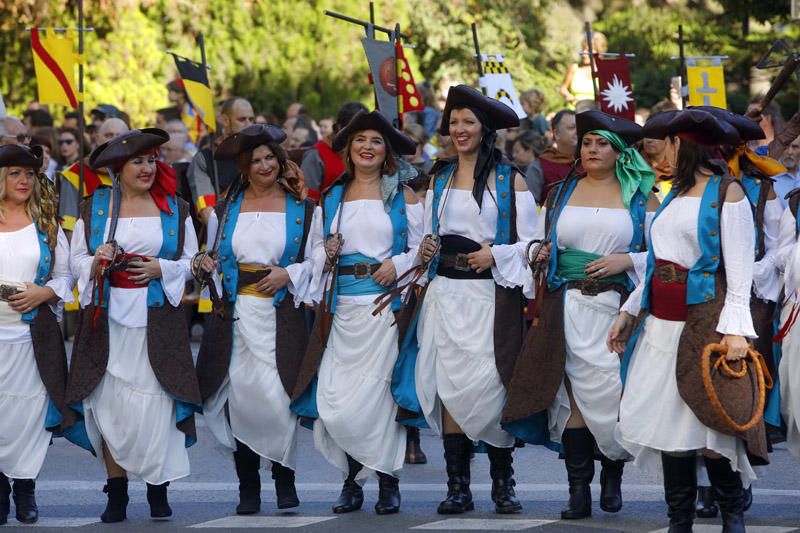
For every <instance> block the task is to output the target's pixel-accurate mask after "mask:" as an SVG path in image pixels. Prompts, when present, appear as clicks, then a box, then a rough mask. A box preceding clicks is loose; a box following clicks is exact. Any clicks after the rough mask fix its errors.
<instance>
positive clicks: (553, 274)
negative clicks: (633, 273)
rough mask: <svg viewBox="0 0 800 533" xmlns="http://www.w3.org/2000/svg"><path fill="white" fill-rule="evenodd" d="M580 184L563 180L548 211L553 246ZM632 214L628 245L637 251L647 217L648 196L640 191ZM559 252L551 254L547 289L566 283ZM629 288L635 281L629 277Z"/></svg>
mask: <svg viewBox="0 0 800 533" xmlns="http://www.w3.org/2000/svg"><path fill="white" fill-rule="evenodd" d="M577 185H578V180H570V181H569V182H562V183H561V184H560V185H559V186H558V190H557V191H556V193H555V194H556V199H555V202H554V204H555V205H554V208H553V209H550V210H548V211H547V222H548V224H549V228H550V233H549V235H548V236H547V237H548V238H549V239H550V240H551V242H552V243H553V246H556V244H557V243H558V219H559V218H560V217H561V213H562V211H564V207H565V206H566V205H567V202H568V201H569V198H570V196H572V193H573V192H575V187H576V186H577ZM629 212H630V215H631V224H633V237H632V238H631V242H630V244H629V245H628V252H630V253H636V252H640V251H641V250H642V239H643V237H644V224H645V220H646V219H647V198H645V197H644V195H643V194H642V193H641V192H640V191H636V194H634V195H633V198H632V199H631V205H630V208H629ZM557 270H558V254H557V253H552V254H550V264H549V265H548V270H547V289H548V290H550V291H554V290H556V289H558V288H560V287H561V286H562V285H564V284H565V283H566V282H567V281H566V280H564V279H562V278H560V277H558V275H557ZM628 289H629V290H630V289H633V282H632V281H631V280H630V278H629V279H628Z"/></svg>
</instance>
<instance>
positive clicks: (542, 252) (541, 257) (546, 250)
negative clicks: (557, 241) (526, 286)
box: [528, 242, 553, 266]
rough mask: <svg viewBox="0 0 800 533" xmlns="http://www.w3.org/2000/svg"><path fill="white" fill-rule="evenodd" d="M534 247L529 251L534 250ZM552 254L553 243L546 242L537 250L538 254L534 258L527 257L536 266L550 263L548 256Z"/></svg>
mask: <svg viewBox="0 0 800 533" xmlns="http://www.w3.org/2000/svg"><path fill="white" fill-rule="evenodd" d="M534 249H535V247H531V250H534ZM551 253H553V243H552V242H548V243H547V244H546V245H545V246H542V247H541V248H539V253H538V254H537V255H536V257H529V258H528V259H529V260H532V261H533V264H534V265H536V266H540V265H546V264H548V263H549V262H550V254H551Z"/></svg>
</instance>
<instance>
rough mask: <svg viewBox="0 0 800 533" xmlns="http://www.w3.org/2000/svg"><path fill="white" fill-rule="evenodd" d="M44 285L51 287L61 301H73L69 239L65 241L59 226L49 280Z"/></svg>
mask: <svg viewBox="0 0 800 533" xmlns="http://www.w3.org/2000/svg"><path fill="white" fill-rule="evenodd" d="M45 286H46V287H50V288H51V289H53V292H54V293H56V296H58V299H59V300H60V301H61V302H62V303H72V302H74V301H75V298H74V297H73V294H72V289H73V288H74V287H75V278H74V277H73V276H72V271H71V270H70V268H69V241H67V236H66V234H65V233H64V230H62V229H61V228H60V227H59V228H58V238H57V242H56V249H55V262H54V263H53V271H52V272H51V273H50V280H49V281H48V282H47V283H46V284H45Z"/></svg>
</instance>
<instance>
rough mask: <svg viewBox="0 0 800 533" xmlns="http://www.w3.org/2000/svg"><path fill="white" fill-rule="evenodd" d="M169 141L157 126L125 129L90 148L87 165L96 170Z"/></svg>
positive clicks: (164, 132)
mask: <svg viewBox="0 0 800 533" xmlns="http://www.w3.org/2000/svg"><path fill="white" fill-rule="evenodd" d="M167 141H169V133H167V132H166V131H164V130H161V129H158V128H143V129H141V130H131V131H126V132H125V133H123V134H122V135H118V136H116V137H114V138H113V139H111V140H110V141H108V142H105V143H103V144H101V145H100V146H98V147H97V148H95V149H94V150H92V153H91V154H89V165H90V166H91V167H92V168H93V169H95V170H97V169H100V168H104V167H108V166H112V165H114V164H115V163H119V162H125V161H127V160H128V159H131V158H132V157H135V156H137V155H139V154H143V153H145V152H148V151H150V150H152V149H154V148H157V147H159V146H161V145H162V144H164V143H165V142H167Z"/></svg>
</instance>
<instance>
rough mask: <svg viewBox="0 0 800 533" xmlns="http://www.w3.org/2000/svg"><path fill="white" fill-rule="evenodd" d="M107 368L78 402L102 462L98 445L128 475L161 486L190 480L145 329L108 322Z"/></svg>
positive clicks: (181, 438) (182, 439) (181, 440)
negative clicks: (150, 355) (168, 482)
mask: <svg viewBox="0 0 800 533" xmlns="http://www.w3.org/2000/svg"><path fill="white" fill-rule="evenodd" d="M108 337H109V342H108V366H107V367H106V373H105V375H104V376H103V378H102V379H101V380H100V383H99V384H98V385H97V388H95V390H94V391H92V393H91V394H90V395H89V396H88V397H87V398H86V399H85V400H84V401H83V409H84V415H85V419H86V432H87V433H88V435H89V440H90V442H91V443H92V447H93V448H94V449H95V451H96V452H97V455H98V457H99V458H100V460H101V461H102V442H103V441H105V443H106V446H107V447H108V450H109V451H110V452H111V457H112V458H113V459H114V462H116V463H117V464H118V465H119V466H120V467H121V468H123V469H124V470H125V471H126V472H127V473H128V475H129V477H130V476H132V477H137V478H141V479H143V480H144V481H146V482H147V483H150V484H152V485H160V484H161V483H165V482H167V481H174V480H176V479H180V478H183V477H186V476H188V475H189V455H188V453H187V452H186V448H185V435H184V434H183V433H182V432H181V431H180V430H179V429H178V428H177V427H175V402H174V400H173V399H172V398H171V397H170V396H169V394H167V392H166V391H165V390H164V388H163V387H162V386H161V384H160V383H159V382H158V379H156V376H155V374H154V373H153V369H152V367H151V366H150V360H149V357H148V354H147V328H126V327H123V326H121V325H119V324H118V323H116V322H115V321H113V320H111V319H109V321H108Z"/></svg>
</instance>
